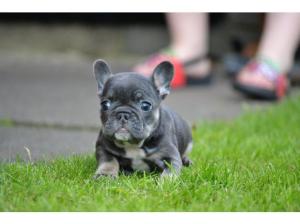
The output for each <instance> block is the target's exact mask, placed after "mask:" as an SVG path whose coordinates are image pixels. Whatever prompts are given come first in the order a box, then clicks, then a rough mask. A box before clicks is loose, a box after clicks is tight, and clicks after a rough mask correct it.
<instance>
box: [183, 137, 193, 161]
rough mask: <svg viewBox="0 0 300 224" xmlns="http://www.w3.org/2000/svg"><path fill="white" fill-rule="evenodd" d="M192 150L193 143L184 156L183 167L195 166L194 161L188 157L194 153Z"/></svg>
mask: <svg viewBox="0 0 300 224" xmlns="http://www.w3.org/2000/svg"><path fill="white" fill-rule="evenodd" d="M192 148H193V142H190V143H189V144H188V145H187V147H186V150H185V152H184V154H183V155H182V165H183V166H191V165H192V164H193V162H192V160H190V159H189V157H188V156H187V154H188V153H189V152H191V151H192Z"/></svg>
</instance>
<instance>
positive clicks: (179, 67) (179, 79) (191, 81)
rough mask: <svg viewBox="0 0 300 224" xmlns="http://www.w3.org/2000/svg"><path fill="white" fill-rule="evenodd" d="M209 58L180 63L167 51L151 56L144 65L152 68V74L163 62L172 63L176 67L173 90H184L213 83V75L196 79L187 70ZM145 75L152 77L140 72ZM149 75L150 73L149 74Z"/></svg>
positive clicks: (170, 51) (205, 56)
mask: <svg viewBox="0 0 300 224" xmlns="http://www.w3.org/2000/svg"><path fill="white" fill-rule="evenodd" d="M207 59H209V57H208V56H207V55H200V56H198V57H195V58H193V59H191V60H188V61H184V62H182V61H180V60H178V59H177V58H176V57H175V56H174V53H173V52H172V50H170V49H166V50H163V51H161V52H159V53H157V54H154V55H152V56H150V57H149V58H148V59H147V60H146V61H145V62H144V63H143V65H146V66H147V67H149V68H151V72H152V71H153V69H154V68H155V67H156V66H157V65H158V64H159V63H160V62H162V61H170V62H171V63H172V64H173V66H174V70H175V72H174V78H173V81H172V83H171V87H172V88H174V89H175V88H182V87H185V86H195V85H208V84H210V83H211V81H212V74H210V73H209V74H206V75H205V76H204V77H201V78H196V77H193V76H191V75H188V74H186V72H185V71H186V68H187V67H188V66H192V65H194V64H196V63H199V62H201V61H203V60H207ZM134 71H137V72H139V71H138V69H136V68H135V69H134ZM140 73H142V74H143V75H146V76H150V75H151V74H147V72H140ZM148 73H149V72H148Z"/></svg>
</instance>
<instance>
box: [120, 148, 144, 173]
mask: <svg viewBox="0 0 300 224" xmlns="http://www.w3.org/2000/svg"><path fill="white" fill-rule="evenodd" d="M125 152H126V154H125V157H126V158H129V159H131V167H132V169H134V170H140V171H149V166H148V164H147V163H145V162H144V161H143V159H144V158H146V153H145V151H144V150H143V149H141V148H125Z"/></svg>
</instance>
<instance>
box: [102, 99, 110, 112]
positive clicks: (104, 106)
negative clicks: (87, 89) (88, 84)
mask: <svg viewBox="0 0 300 224" xmlns="http://www.w3.org/2000/svg"><path fill="white" fill-rule="evenodd" d="M109 107H110V101H109V100H104V101H103V102H102V103H101V109H102V110H103V111H106V110H108V109H109Z"/></svg>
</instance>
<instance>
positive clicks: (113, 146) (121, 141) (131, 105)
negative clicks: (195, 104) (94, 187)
mask: <svg viewBox="0 0 300 224" xmlns="http://www.w3.org/2000/svg"><path fill="white" fill-rule="evenodd" d="M173 70H174V68H173V65H172V64H171V63H170V62H167V61H165V62H162V63H160V64H159V65H158V66H157V67H156V68H155V69H154V71H153V74H152V76H151V77H150V78H146V77H144V76H143V75H140V74H137V73H133V72H124V73H117V74H112V73H111V71H110V69H109V67H108V65H107V64H106V62H105V61H103V60H100V59H99V60H96V61H95V62H94V75H95V77H96V80H97V84H98V95H99V97H100V101H101V109H100V110H101V111H100V117H101V121H102V128H101V130H100V133H99V137H98V139H97V142H96V159H97V162H98V166H97V170H96V172H95V175H94V178H98V177H101V176H112V177H117V176H118V173H119V171H120V170H122V171H124V172H132V171H149V172H152V171H157V172H160V173H161V175H162V176H170V175H173V174H175V175H177V174H179V173H180V170H181V168H182V166H183V165H184V166H188V165H190V164H191V161H190V160H189V159H188V157H187V152H188V151H190V150H191V149H192V135H191V130H190V128H189V126H188V124H187V123H186V122H185V121H184V120H183V119H182V118H181V117H180V116H179V115H178V114H176V113H175V112H174V111H172V110H170V109H169V108H167V107H165V106H163V105H161V102H162V100H163V99H164V98H165V97H166V96H167V95H168V94H169V92H170V83H171V81H172V78H173Z"/></svg>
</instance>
